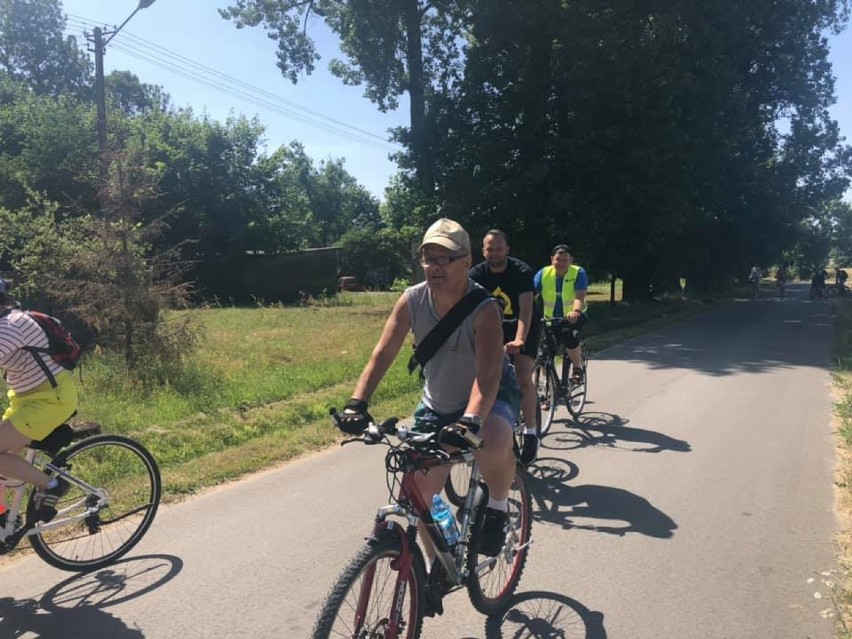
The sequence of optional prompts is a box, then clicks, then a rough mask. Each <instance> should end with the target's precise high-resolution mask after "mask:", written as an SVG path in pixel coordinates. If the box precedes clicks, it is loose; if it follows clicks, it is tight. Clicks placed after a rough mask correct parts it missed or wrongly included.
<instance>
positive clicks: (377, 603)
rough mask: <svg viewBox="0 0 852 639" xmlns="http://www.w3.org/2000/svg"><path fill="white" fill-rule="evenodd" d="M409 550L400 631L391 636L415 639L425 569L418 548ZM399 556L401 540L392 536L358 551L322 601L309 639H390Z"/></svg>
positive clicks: (420, 618)
mask: <svg viewBox="0 0 852 639" xmlns="http://www.w3.org/2000/svg"><path fill="white" fill-rule="evenodd" d="M411 551H412V553H414V554H413V556H412V562H411V573H410V574H409V576H408V580H407V582H406V589H405V599H404V600H403V601H402V602H401V611H400V627H399V632H398V634H395V635H393V636H395V637H399V638H400V639H417V638H418V637H419V636H420V631H421V628H422V625H423V607H424V601H425V600H424V591H423V589H424V585H425V583H426V568H425V565H424V563H423V557H422V555H421V554H420V549H419V547H418V546H417V545H414V546H413V547H412V548H411ZM401 553H402V548H401V546H400V541H399V537H398V536H397V535H396V534H394V533H392V532H390V531H385V532H384V533H383V534H382V535H380V536H379V537H378V538H377V539H375V540H373V541H370V542H368V543H367V545H366V546H364V547H363V548H362V549H361V550H360V551H358V553H357V554H356V555H355V557H353V558H352V560H351V561H350V562H349V565H348V566H346V568H344V570H343V572H342V573H341V574H340V577H338V578H337V582H336V583H335V584H334V586H333V587H332V589H331V592H329V593H328V596H327V597H326V598H325V601H324V602H323V604H322V608H321V609H320V613H319V616H318V617H317V620H316V623H315V624H314V630H313V633H312V634H311V637H312V638H313V639H329V638H332V637H352V638H357V637H365V638H366V637H377V638H378V637H390V636H391V635H389V634H387V632H388V630H389V624H390V618H391V613H392V612H393V608H394V606H395V605H398V604H399V602H396V601H395V595H396V583H397V578H398V576H399V558H400V555H401Z"/></svg>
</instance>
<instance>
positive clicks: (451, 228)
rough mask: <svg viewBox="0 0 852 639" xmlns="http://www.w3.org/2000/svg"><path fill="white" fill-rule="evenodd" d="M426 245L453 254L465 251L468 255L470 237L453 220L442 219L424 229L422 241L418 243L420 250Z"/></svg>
mask: <svg viewBox="0 0 852 639" xmlns="http://www.w3.org/2000/svg"><path fill="white" fill-rule="evenodd" d="M427 244H437V245H438V246H443V247H444V248H446V249H449V250H451V251H452V252H453V253H458V252H461V251H466V252H468V253H470V236H469V235H468V234H467V231H465V230H464V229H463V228H462V225H461V224H459V223H458V222H454V221H453V220H449V219H447V218H445V217H442V218H441V219H440V220H438V221H437V222H435V223H434V224H433V225H432V226H430V227H429V228H428V229H426V233H425V234H424V235H423V241H422V242H421V243H420V248H421V249H422V248H423V247H424V246H426V245H427Z"/></svg>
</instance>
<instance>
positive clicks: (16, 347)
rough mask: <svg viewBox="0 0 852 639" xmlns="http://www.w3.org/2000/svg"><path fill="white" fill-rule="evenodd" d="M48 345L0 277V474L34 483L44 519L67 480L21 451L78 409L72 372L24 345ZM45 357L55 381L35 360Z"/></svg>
mask: <svg viewBox="0 0 852 639" xmlns="http://www.w3.org/2000/svg"><path fill="white" fill-rule="evenodd" d="M27 346H35V347H38V348H47V336H46V335H45V333H44V331H43V330H42V329H41V327H40V326H39V325H38V324H36V322H35V320H33V319H32V318H30V317H29V316H28V315H27V314H26V313H24V312H23V311H21V308H20V304H19V303H18V302H17V301H15V300H13V299H12V298H11V297H10V296H9V292H8V286H7V284H6V282H5V280H3V279H2V278H0V371H2V372H3V377H4V379H5V381H6V388H7V393H6V394H7V396H8V398H9V407H8V408H7V409H6V410H5V412H4V413H3V417H2V421H0V476H2V477H10V478H14V479H17V480H19V481H24V482H27V483H29V484H33V485H34V486H36V487H37V488H38V491H37V493H36V509H37V512H36V513H30V515H36V514H37V515H38V516H39V518H40V519H41V520H42V521H49V520H50V519H52V518H53V517H54V516H55V515H56V502H57V501H58V500H59V498H60V497H62V496H63V495H64V494H65V493H67V492H68V488H69V486H68V483H67V482H65V481H64V480H63V479H60V478H57V477H53V478H51V477H48V476H47V475H45V474H44V473H42V472H41V471H40V470H37V469H36V468H34V467H33V466H31V465H30V464H29V463H27V461H26V460H25V459H24V458H23V457H21V456H20V451H21V449H23V448H24V447H25V446H26V445H27V444H29V443H30V442H31V441H33V440H36V441H41V440H42V439H44V438H45V437H47V436H48V435H49V434H50V433H51V432H53V430H54V429H55V428H56V427H57V426H59V425H60V424H62V423H63V422H64V421H66V420H67V419H69V418H70V417H71V416H72V415H73V414H74V412H75V411H76V410H77V388H76V385H75V384H74V379H73V377H72V376H71V372H70V371H67V370H65V369H64V368H62V366H60V365H59V364H57V363H56V362H54V361H53V360H52V359H51V357H50V356H49V355H45V356H42V355H40V354H36V353H32V352H30V351H26V350H23V349H24V347H27ZM36 357H43V358H44V359H43V362H44V364H46V365H47V367H48V369H49V370H50V372H51V373H52V374H53V376H54V378H55V385H54V384H52V383H51V381H50V380H49V379H48V376H47V374H46V373H45V372H44V370H42V367H41V366H40V365H39V363H38V362H37V361H36V360H35V358H36Z"/></svg>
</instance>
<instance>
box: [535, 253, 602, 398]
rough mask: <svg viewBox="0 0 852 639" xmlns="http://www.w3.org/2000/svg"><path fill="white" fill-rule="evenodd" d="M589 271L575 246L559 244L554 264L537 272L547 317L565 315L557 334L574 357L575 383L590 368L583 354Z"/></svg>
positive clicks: (552, 257) (537, 285)
mask: <svg viewBox="0 0 852 639" xmlns="http://www.w3.org/2000/svg"><path fill="white" fill-rule="evenodd" d="M588 288H589V278H588V276H587V275H586V270H585V269H584V268H583V267H581V266H577V265H576V264H574V258H573V257H572V256H571V249H569V248H568V247H567V246H566V245H565V244H559V245H557V246H555V247H554V248H553V251H551V253H550V266H545V267H544V268H543V269H541V270H540V271H539V272H538V273H536V274H535V290H536V293H538V294H539V295H540V296H541V301H542V306H543V312H544V318H545V319H553V318H560V317H561V318H564V319H565V321H566V325H565V326H563V328H562V331H558V332H557V336H558V337H559V338H560V340H561V342H562V346H563V347H564V348H565V352H566V353H567V354H568V357H569V358H570V359H571V382H572V383H573V384H582V383H583V381H584V376H585V373H586V371H585V370H583V360H582V358H581V355H580V330H581V329H582V328H583V325H584V324H585V323H586V319H587V318H586V311H587V310H588V306H586V293H587V292H588Z"/></svg>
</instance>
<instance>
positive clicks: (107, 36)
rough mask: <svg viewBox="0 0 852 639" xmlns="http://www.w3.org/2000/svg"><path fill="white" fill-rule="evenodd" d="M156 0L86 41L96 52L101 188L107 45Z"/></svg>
mask: <svg viewBox="0 0 852 639" xmlns="http://www.w3.org/2000/svg"><path fill="white" fill-rule="evenodd" d="M154 2H155V0H139V4H137V5H136V8H135V9H134V10H133V13H131V14H130V15H129V16H127V19H126V20H125V21H124V22H122V23H121V25H120V26H119V27H117V28H116V29H113V30H112V31H103V30H102V29H101V28H100V27H95V28H94V29H93V30H92V35H91V36H89V34H88V33H87V34H86V40H88V41H90V42H91V43H92V46H93V47H94V50H95V102H96V105H97V110H98V165H99V168H100V179H101V186H102V187H105V186H106V183H107V180H108V179H109V153H108V152H107V151H108V149H107V116H106V86H105V85H104V54H105V53H106V45H107V44H109V41H110V40H112V39H113V38H114V37H115V34H117V33H118V32H119V31H121V28H122V27H123V26H124V25H125V24H127V23H128V22H130V19H131V18H132V17H133V16H135V15H136V13H137V12H138V11H140V10H142V9H147V8H148V7H150V6H151V5H152V4H154Z"/></svg>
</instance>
